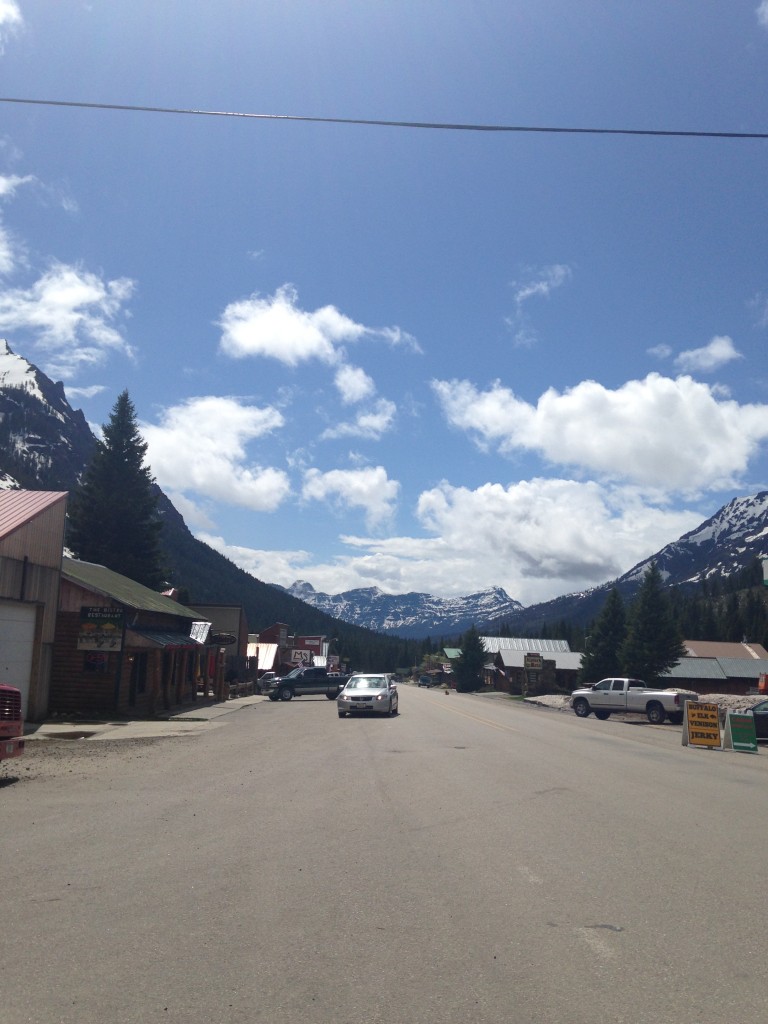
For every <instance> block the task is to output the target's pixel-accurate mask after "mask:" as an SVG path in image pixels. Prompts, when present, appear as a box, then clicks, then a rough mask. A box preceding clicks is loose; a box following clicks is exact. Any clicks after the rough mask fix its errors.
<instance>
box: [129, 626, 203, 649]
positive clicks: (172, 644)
mask: <svg viewBox="0 0 768 1024" xmlns="http://www.w3.org/2000/svg"><path fill="white" fill-rule="evenodd" d="M130 632H131V633H137V634H138V635H139V636H143V637H144V639H145V640H151V641H152V643H153V644H157V646H158V647H163V648H165V649H166V650H169V649H173V650H197V649H198V648H199V647H202V646H203V645H202V644H201V643H200V642H199V641H198V640H193V639H192V637H191V636H188V635H187V634H186V633H175V632H172V631H163V630H159V629H137V628H135V627H133V628H131V629H130Z"/></svg>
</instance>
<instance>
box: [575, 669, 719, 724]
mask: <svg viewBox="0 0 768 1024" xmlns="http://www.w3.org/2000/svg"><path fill="white" fill-rule="evenodd" d="M698 699H699V698H698V694H696V693H692V692H691V691H690V690H683V691H680V690H654V689H653V688H652V687H650V686H646V685H645V683H644V682H643V681H642V679H601V680H600V682H599V683H595V684H594V685H593V686H585V687H584V688H583V689H580V690H574V691H573V693H572V694H571V707H572V708H573V710H574V711H575V712H576V714H577V715H578V716H579V718H586V717H587V716H588V715H590V714H591V713H592V712H593V711H594V713H595V718H599V719H601V720H602V719H606V718H609V717H610V716H611V715H612V714H613V713H616V714H620V715H630V714H643V715H646V716H647V718H648V721H649V722H652V723H653V724H654V725H660V724H661V723H662V722H663V721H664V720H665V719H667V718H668V719H669V720H670V722H673V723H674V724H675V725H679V724H680V723H681V722H682V720H683V713H684V711H685V702H686V701H687V700H694V701H695V700H698Z"/></svg>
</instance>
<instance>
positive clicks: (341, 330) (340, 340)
mask: <svg viewBox="0 0 768 1024" xmlns="http://www.w3.org/2000/svg"><path fill="white" fill-rule="evenodd" d="M219 326H220V327H221V328H222V332H223V333H222V336H221V341H220V347H221V350H222V352H224V353H225V355H228V356H232V357H233V358H235V359H242V358H245V357H246V356H264V357H268V358H271V359H277V360H279V361H280V362H281V363H284V364H285V365H286V366H298V365H299V364H300V363H303V362H306V361H307V360H310V359H318V360H320V361H321V362H324V363H328V364H331V365H333V364H336V363H339V362H340V361H341V360H342V359H343V355H344V348H343V346H344V345H345V344H349V343H352V342H356V341H359V340H360V339H361V338H363V337H379V338H384V339H385V340H386V341H388V342H390V343H391V344H400V343H402V342H408V343H413V339H412V338H410V336H409V335H407V334H405V333H404V332H402V331H400V329H399V328H397V327H385V328H373V327H365V326H363V325H362V324H358V323H355V321H354V320H351V319H350V318H349V317H347V316H345V315H344V314H343V313H340V312H339V310H338V309H336V307H335V306H322V307H321V308H320V309H316V310H315V311H314V312H312V313H309V312H306V311H305V310H302V309H299V308H298V294H297V293H296V290H295V289H294V288H293V287H292V286H291V285H287V284H286V285H283V286H282V287H281V288H278V289H277V291H276V292H275V294H274V295H272V296H268V297H267V298H261V297H259V296H258V295H252V296H251V297H250V298H248V299H243V300H241V301H239V302H233V303H230V305H229V306H227V307H226V309H225V310H224V313H223V314H222V317H221V321H220V323H219Z"/></svg>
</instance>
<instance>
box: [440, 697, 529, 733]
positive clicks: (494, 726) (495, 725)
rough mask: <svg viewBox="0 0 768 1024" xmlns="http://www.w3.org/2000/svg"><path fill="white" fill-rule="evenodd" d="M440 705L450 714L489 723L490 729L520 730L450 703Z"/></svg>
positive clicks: (481, 723) (501, 730)
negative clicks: (452, 705)
mask: <svg viewBox="0 0 768 1024" xmlns="http://www.w3.org/2000/svg"><path fill="white" fill-rule="evenodd" d="M440 707H442V709H443V711H450V713H451V714H452V715H461V716H462V717H463V718H469V719H471V721H473V722H479V723H480V725H490V727H491V728H492V729H498V730H499V732H517V733H519V732H520V730H519V729H515V728H514V726H512V725H501V724H499V723H498V722H491V721H489V720H488V719H487V718H480V717H479V716H478V715H473V714H471V713H470V712H469V711H460V710H459V709H458V708H454V707H451V706H450V705H448V706H447V707H446V705H445V704H441V705H440Z"/></svg>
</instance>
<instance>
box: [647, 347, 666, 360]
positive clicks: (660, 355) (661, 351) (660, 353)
mask: <svg viewBox="0 0 768 1024" xmlns="http://www.w3.org/2000/svg"><path fill="white" fill-rule="evenodd" d="M646 351H647V352H648V355H649V356H656V358H657V359H669V357H670V356H671V355H672V348H671V347H670V346H669V345H664V344H662V345H654V346H653V348H649V349H647V350H646Z"/></svg>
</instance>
